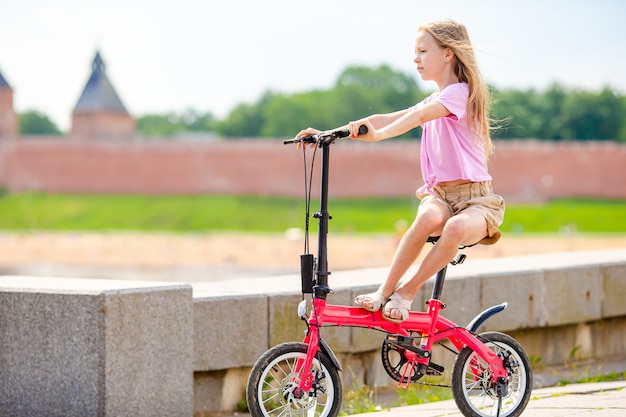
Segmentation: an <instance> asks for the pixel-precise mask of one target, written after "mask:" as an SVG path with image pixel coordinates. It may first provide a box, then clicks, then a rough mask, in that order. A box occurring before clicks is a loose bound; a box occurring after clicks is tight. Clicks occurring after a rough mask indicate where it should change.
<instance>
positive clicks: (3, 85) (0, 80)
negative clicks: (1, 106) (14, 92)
mask: <svg viewBox="0 0 626 417" xmlns="http://www.w3.org/2000/svg"><path fill="white" fill-rule="evenodd" d="M0 88H11V86H10V85H9V83H8V82H7V80H5V79H4V77H3V76H2V73H1V72H0Z"/></svg>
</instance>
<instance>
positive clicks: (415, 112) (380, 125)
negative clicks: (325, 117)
mask: <svg viewBox="0 0 626 417" xmlns="http://www.w3.org/2000/svg"><path fill="white" fill-rule="evenodd" d="M449 114H450V112H449V111H448V109H447V108H446V107H445V106H444V105H443V104H441V103H438V102H436V101H432V102H430V103H427V104H424V105H423V106H418V107H414V108H411V109H406V110H401V111H398V112H395V113H388V114H382V115H379V114H376V115H373V116H369V117H366V118H364V119H361V120H357V121H355V122H350V123H349V124H348V127H349V128H350V133H351V135H350V138H352V139H358V140H362V141H366V142H377V141H380V140H384V139H389V138H393V137H396V136H400V135H403V134H405V133H406V132H408V131H409V130H411V129H414V128H416V127H418V126H421V125H422V124H423V123H426V122H429V121H431V120H434V119H438V118H440V117H445V116H447V115H449ZM361 125H365V126H367V129H368V133H367V134H365V135H358V131H359V126H361Z"/></svg>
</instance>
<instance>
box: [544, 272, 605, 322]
mask: <svg viewBox="0 0 626 417" xmlns="http://www.w3.org/2000/svg"><path fill="white" fill-rule="evenodd" d="M603 284H604V283H603V277H602V272H601V268H600V267H599V266H583V267H576V268H562V269H549V270H546V271H545V281H544V285H545V294H546V296H545V301H544V302H545V308H546V311H547V319H546V324H547V325H549V326H560V325H565V324H573V323H579V322H585V321H591V320H598V319H600V318H601V317H602V295H603Z"/></svg>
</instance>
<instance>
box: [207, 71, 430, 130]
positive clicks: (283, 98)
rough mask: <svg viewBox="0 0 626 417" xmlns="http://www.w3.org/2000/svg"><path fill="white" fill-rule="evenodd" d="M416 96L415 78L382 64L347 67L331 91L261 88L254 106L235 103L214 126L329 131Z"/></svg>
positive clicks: (400, 105) (403, 104)
mask: <svg viewBox="0 0 626 417" xmlns="http://www.w3.org/2000/svg"><path fill="white" fill-rule="evenodd" d="M419 98H420V90H419V88H418V86H417V84H416V82H415V79H413V78H412V77H410V76H408V75H406V74H402V73H400V72H397V71H393V70H392V69H391V68H390V67H388V66H385V65H383V66H380V67H378V68H366V67H349V68H347V69H346V70H345V71H343V72H342V73H341V74H340V76H339V77H338V79H337V81H336V84H335V86H334V87H333V88H331V89H328V90H313V91H308V92H302V93H296V94H291V95H286V94H274V93H271V92H267V93H265V94H264V95H263V96H262V97H261V99H260V100H259V101H258V102H257V103H255V104H240V105H238V106H237V107H235V108H234V109H233V111H232V112H231V113H230V114H229V116H228V117H227V118H226V120H224V121H221V122H219V123H217V130H218V132H219V133H220V134H222V135H224V136H227V137H242V136H243V137H253V136H261V137H291V136H293V135H295V134H296V133H298V131H300V130H301V129H302V128H304V127H307V126H315V127H318V128H320V129H330V128H333V127H336V126H341V125H343V124H345V123H346V122H348V121H350V120H355V119H358V118H361V117H365V116H367V115H369V114H372V113H387V112H391V111H395V110H400V109H403V108H406V107H408V106H411V105H413V104H415V103H416V102H417V101H418V100H419ZM412 136H415V133H413V134H412Z"/></svg>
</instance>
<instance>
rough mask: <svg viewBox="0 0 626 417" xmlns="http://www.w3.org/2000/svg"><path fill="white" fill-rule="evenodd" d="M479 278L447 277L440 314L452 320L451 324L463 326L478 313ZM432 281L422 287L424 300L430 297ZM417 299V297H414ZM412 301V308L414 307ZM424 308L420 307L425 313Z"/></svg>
mask: <svg viewBox="0 0 626 417" xmlns="http://www.w3.org/2000/svg"><path fill="white" fill-rule="evenodd" d="M480 283H481V281H480V278H479V277H478V276H470V277H465V278H457V277H450V276H449V277H447V278H446V282H445V283H444V287H443V292H442V294H441V301H442V302H443V303H444V304H445V305H446V308H445V309H443V310H442V311H441V312H440V314H441V315H442V316H444V317H445V318H447V319H448V320H452V322H454V323H456V324H458V325H460V326H465V325H466V324H467V323H469V321H470V320H471V319H472V318H474V316H476V314H478V313H480V311H481V310H480ZM433 286H434V280H429V281H428V282H427V283H426V284H425V285H424V290H426V291H425V293H424V296H425V297H426V298H425V300H428V299H429V298H430V297H431V295H432V288H433ZM416 298H417V297H416ZM415 301H416V300H413V308H417V306H415ZM426 308H427V307H426V306H425V305H423V306H422V309H421V310H422V311H426Z"/></svg>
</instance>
